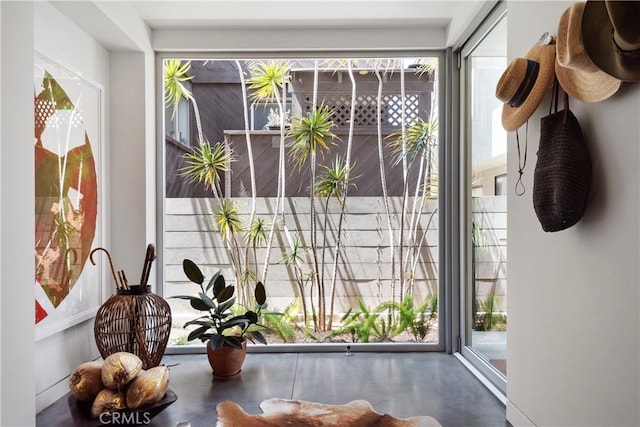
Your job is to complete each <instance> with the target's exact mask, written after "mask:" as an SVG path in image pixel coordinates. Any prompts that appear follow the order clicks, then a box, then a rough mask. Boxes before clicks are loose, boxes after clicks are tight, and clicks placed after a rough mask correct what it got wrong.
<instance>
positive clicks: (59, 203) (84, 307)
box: [34, 52, 105, 340]
mask: <svg viewBox="0 0 640 427" xmlns="http://www.w3.org/2000/svg"><path fill="white" fill-rule="evenodd" d="M102 92H103V89H102V87H101V86H99V85H98V84H96V83H93V82H90V81H88V80H87V79H85V78H83V77H81V76H80V75H79V74H78V73H75V72H73V71H72V70H70V69H68V68H66V67H64V66H62V65H60V64H58V63H56V62H55V61H53V60H51V59H49V58H47V57H45V56H44V55H42V54H40V53H38V52H36V53H35V58H34V150H35V295H36V301H35V322H36V340H38V339H42V338H45V337H47V336H49V335H51V334H54V333H56V332H59V331H61V330H64V329H66V328H68V327H70V326H72V325H74V324H77V323H79V322H81V321H83V320H86V319H88V318H90V317H92V316H94V315H95V313H96V311H97V309H98V307H99V306H100V304H101V303H102V299H103V298H102V297H103V282H104V271H105V266H104V260H103V259H102V257H97V256H96V257H94V261H95V262H96V265H91V262H90V260H89V253H90V252H91V250H92V248H94V247H98V246H102V238H103V222H104V215H103V198H102V194H103V192H102V188H103V177H102V161H103V159H102V142H103V141H102V139H103V138H102V133H103V108H102V102H103V98H102Z"/></svg>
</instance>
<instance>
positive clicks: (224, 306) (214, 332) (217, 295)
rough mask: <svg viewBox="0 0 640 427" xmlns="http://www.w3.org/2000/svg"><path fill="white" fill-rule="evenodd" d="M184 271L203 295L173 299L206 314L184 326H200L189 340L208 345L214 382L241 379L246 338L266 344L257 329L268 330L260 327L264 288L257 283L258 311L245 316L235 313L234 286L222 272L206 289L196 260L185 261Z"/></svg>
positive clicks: (249, 311) (191, 334) (211, 280)
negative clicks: (233, 309) (185, 301)
mask: <svg viewBox="0 0 640 427" xmlns="http://www.w3.org/2000/svg"><path fill="white" fill-rule="evenodd" d="M182 269H183V270H184V273H185V275H186V276H187V278H188V279H189V280H190V281H192V282H193V283H196V284H197V285H198V286H200V292H199V293H198V296H191V295H177V296H175V297H174V298H180V299H186V300H189V302H190V304H191V307H193V308H194V309H196V310H198V311H201V312H203V313H204V314H203V315H201V316H199V317H197V318H195V319H193V320H190V321H188V322H186V323H185V324H184V327H185V328H186V327H188V326H192V325H195V326H197V328H196V329H194V330H192V331H191V332H190V333H189V335H188V337H187V340H188V341H192V340H195V339H199V340H201V341H202V342H205V343H207V356H208V358H209V363H210V364H211V368H212V369H213V377H214V379H216V380H229V379H233V378H236V377H238V376H239V375H240V371H241V369H242V364H243V363H244V359H245V357H246V354H247V339H248V340H250V341H251V342H253V343H255V342H256V341H257V342H259V343H262V344H267V340H266V339H265V337H264V336H263V335H262V333H261V332H260V331H259V330H256V327H258V328H259V327H262V328H265V326H263V325H260V324H258V316H259V314H260V311H261V310H262V309H263V308H265V307H266V299H267V298H266V292H265V288H264V285H263V284H262V282H258V283H257V284H256V287H255V291H254V296H255V299H256V303H257V312H255V311H252V310H247V311H245V313H244V314H234V313H233V311H232V308H234V306H235V305H236V297H235V296H234V293H235V287H234V286H233V285H227V284H226V282H225V279H224V276H223V275H222V272H221V271H218V272H216V273H215V274H214V275H213V276H212V277H211V279H209V281H208V283H207V284H206V286H205V277H204V274H203V273H202V271H201V270H200V268H199V267H198V266H197V265H196V264H195V263H194V262H193V261H191V260H190V259H185V260H183V262H182ZM254 325H255V326H254ZM252 326H254V327H252ZM250 327H252V328H251V329H250Z"/></svg>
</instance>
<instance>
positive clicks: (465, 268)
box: [457, 2, 507, 394]
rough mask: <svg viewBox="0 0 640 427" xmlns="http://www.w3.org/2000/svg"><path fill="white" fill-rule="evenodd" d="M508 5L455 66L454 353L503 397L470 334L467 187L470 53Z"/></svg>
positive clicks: (498, 379) (501, 384) (500, 382)
mask: <svg viewBox="0 0 640 427" xmlns="http://www.w3.org/2000/svg"><path fill="white" fill-rule="evenodd" d="M506 14H507V6H506V2H500V3H498V4H497V5H496V6H495V7H494V8H493V10H491V12H490V13H489V14H488V15H487V17H486V18H485V19H484V21H483V22H482V23H481V24H480V25H479V26H478V27H477V29H476V30H475V31H474V32H473V33H472V34H471V35H470V37H469V38H468V39H467V40H466V41H465V43H464V44H463V45H462V47H461V48H460V49H459V50H457V63H458V73H459V76H458V77H459V79H458V87H459V97H458V99H459V103H460V108H459V114H460V121H459V123H460V125H459V132H460V138H459V140H460V146H459V149H460V157H459V159H460V173H459V179H460V181H459V187H458V188H459V190H460V194H459V196H460V197H459V207H460V210H459V212H460V216H459V221H460V222H459V225H460V228H459V230H460V233H459V254H460V259H459V261H460V262H459V267H460V271H459V273H460V276H459V277H460V280H459V281H458V283H459V289H458V292H459V303H460V305H459V307H458V310H459V312H458V314H459V316H458V320H459V325H458V326H459V335H458V336H457V341H458V342H457V351H458V352H459V353H460V355H461V356H462V358H463V359H464V361H465V362H468V363H469V364H470V365H471V367H473V368H475V369H476V370H477V371H479V373H480V374H481V375H482V376H483V377H484V378H486V379H487V380H488V381H489V382H490V383H491V384H492V385H493V386H495V387H496V388H497V389H498V390H499V391H500V392H501V393H503V394H506V389H507V377H506V376H505V375H504V374H502V373H501V372H500V371H499V370H498V369H497V368H495V367H494V366H493V365H491V364H490V363H489V361H488V360H487V359H486V358H485V357H483V356H482V355H481V354H480V353H479V352H478V351H477V350H476V349H474V348H473V347H472V341H471V334H472V331H473V329H472V328H471V327H470V325H471V320H470V318H471V317H472V309H473V295H472V293H473V289H472V288H473V287H472V286H470V285H469V284H471V283H473V282H474V278H473V271H472V266H471V262H472V261H471V260H472V243H471V230H472V212H471V190H472V189H471V185H470V184H469V182H470V178H471V176H472V172H471V170H472V169H471V148H472V147H471V139H470V138H469V135H470V133H471V122H470V120H468V118H469V117H470V109H471V103H470V102H469V100H470V87H469V83H470V75H469V71H470V54H471V53H472V52H473V51H474V49H475V48H476V47H477V46H478V45H479V44H480V42H482V41H483V40H484V38H485V37H486V36H487V35H488V34H489V33H490V32H491V31H492V30H493V29H494V27H495V26H496V25H497V24H498V23H499V22H500V21H501V20H502V19H506Z"/></svg>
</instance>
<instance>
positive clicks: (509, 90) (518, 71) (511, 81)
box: [496, 44, 556, 131]
mask: <svg viewBox="0 0 640 427" xmlns="http://www.w3.org/2000/svg"><path fill="white" fill-rule="evenodd" d="M555 56H556V46H555V44H547V45H540V44H537V45H535V46H533V47H532V48H531V50H530V51H529V52H528V53H527V55H526V56H525V57H524V58H516V59H514V60H513V61H511V63H510V64H509V65H508V66H507V69H506V70H505V71H504V73H503V74H502V76H501V77H500V80H498V84H497V85H496V98H498V99H499V100H500V101H502V102H504V106H503V107H502V127H504V128H505V129H506V130H507V131H514V130H516V129H518V128H519V127H520V126H522V125H523V124H524V123H525V122H526V121H527V120H529V117H531V115H532V114H533V112H534V111H535V110H536V109H537V108H538V105H540V101H542V98H543V97H544V94H545V93H546V92H547V89H548V88H549V86H551V83H552V82H553V76H554V74H555V72H554V65H553V64H554V62H555Z"/></svg>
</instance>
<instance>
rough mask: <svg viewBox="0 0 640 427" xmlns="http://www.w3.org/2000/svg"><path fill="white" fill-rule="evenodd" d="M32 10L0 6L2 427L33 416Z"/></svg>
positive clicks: (28, 6) (28, 422)
mask: <svg viewBox="0 0 640 427" xmlns="http://www.w3.org/2000/svg"><path fill="white" fill-rule="evenodd" d="M32 8H33V6H32V4H31V3H30V2H29V3H27V2H0V11H1V12H0V13H1V19H2V21H1V22H0V31H1V35H0V41H1V43H2V44H1V45H0V53H2V61H1V62H0V76H1V80H0V93H1V94H2V96H1V98H0V122H1V123H2V127H1V128H0V195H2V198H1V202H0V236H1V239H0V304H1V306H0V326H1V330H0V346H1V348H2V359H1V363H0V395H1V396H2V401H1V403H0V413H1V417H0V425H2V426H28V425H32V424H33V414H34V413H35V402H34V399H33V396H34V394H35V391H34V381H35V375H34V372H33V363H34V359H33V355H34V346H35V343H34V341H33V336H34V325H33V323H34V293H33V275H34V270H33V248H34V245H35V242H34V239H35V237H34V224H33V215H34V212H35V204H34V197H33V193H32V190H31V189H33V188H34V159H33V142H32V141H33V77H32V72H31V70H32V69H33V54H32V51H33V20H32ZM25 52H26V54H25ZM30 190H31V192H30Z"/></svg>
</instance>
